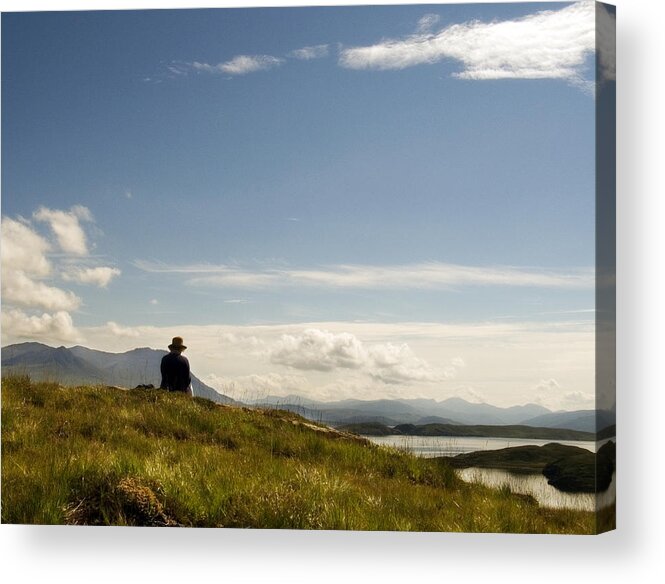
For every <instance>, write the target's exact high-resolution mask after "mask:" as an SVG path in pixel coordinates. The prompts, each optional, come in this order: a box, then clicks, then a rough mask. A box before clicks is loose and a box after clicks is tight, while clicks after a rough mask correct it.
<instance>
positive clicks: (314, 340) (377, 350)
mask: <svg viewBox="0 0 665 584" xmlns="http://www.w3.org/2000/svg"><path fill="white" fill-rule="evenodd" d="M270 360H271V362H272V363H275V364H279V365H286V366H287V367H291V368H294V369H300V370H303V371H321V372H329V371H333V370H337V369H355V370H363V371H364V372H365V373H367V374H368V375H369V376H370V377H372V378H373V379H376V380H379V381H382V382H383V383H389V384H394V383H402V382H407V381H436V380H440V379H444V378H446V377H447V375H446V374H445V372H444V373H442V374H437V373H435V372H434V371H433V370H432V368H431V367H430V366H429V364H428V363H427V362H426V361H425V360H424V359H420V358H418V357H417V356H416V355H415V354H414V353H413V351H412V350H411V348H410V347H409V346H408V345H407V344H406V343H403V344H399V345H395V344H392V343H383V344H372V345H366V344H364V343H363V342H362V341H360V340H359V339H358V338H357V337H356V336H355V335H353V334H351V333H344V332H343V333H331V332H330V331H327V330H319V329H313V328H312V329H307V330H305V331H304V332H303V333H301V334H297V335H290V334H287V335H282V337H281V339H280V340H279V341H278V342H277V343H276V344H275V346H274V347H273V349H272V350H271V352H270Z"/></svg>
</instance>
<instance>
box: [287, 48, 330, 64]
mask: <svg viewBox="0 0 665 584" xmlns="http://www.w3.org/2000/svg"><path fill="white" fill-rule="evenodd" d="M327 56H328V45H315V46H312V47H303V48H302V49H296V50H295V51H291V52H290V53H289V57H293V58H294V59H300V60H301V61H311V60H312V59H322V58H323V57H327Z"/></svg>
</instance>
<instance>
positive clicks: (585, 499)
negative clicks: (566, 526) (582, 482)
mask: <svg viewBox="0 0 665 584" xmlns="http://www.w3.org/2000/svg"><path fill="white" fill-rule="evenodd" d="M457 473H458V475H459V476H460V478H461V479H462V480H464V481H466V482H469V483H478V484H482V485H485V486H487V487H492V488H496V489H499V488H501V487H508V488H509V489H510V490H511V491H512V492H513V493H518V494H520V495H531V496H532V497H533V498H534V499H536V501H538V504H539V505H540V506H542V507H548V508H552V509H573V510H576V511H596V510H597V509H602V508H604V507H608V506H609V505H611V504H613V503H614V502H615V501H616V483H615V480H614V475H612V482H611V483H610V486H609V487H608V489H607V490H606V491H603V492H602V493H598V494H597V495H596V494H593V493H564V492H563V491H559V490H558V489H555V488H554V487H553V486H552V485H549V484H547V479H546V478H545V477H544V476H543V475H540V474H538V475H536V474H515V473H510V472H507V471H504V470H496V469H488V468H465V469H461V470H458V471H457Z"/></svg>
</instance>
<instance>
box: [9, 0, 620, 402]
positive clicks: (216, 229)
mask: <svg viewBox="0 0 665 584" xmlns="http://www.w3.org/2000/svg"><path fill="white" fill-rule="evenodd" d="M595 39H596V32H595V15H594V8H593V5H592V4H589V3H586V2H581V3H573V4H570V3H521V4H466V5H465V4H450V5H405V6H383V7H378V6H361V7H318V8H303V7H300V8H271V9H267V8H262V9H212V10H208V9H205V10H203V9H200V10H149V11H140V10H135V11H104V12H33V13H5V14H3V15H2V114H3V115H2V345H3V346H6V345H7V344H10V343H15V342H23V341H39V342H44V343H46V344H50V345H52V346H59V345H65V346H73V345H77V344H82V345H85V346H88V347H91V348H95V349H100V350H105V351H112V352H119V351H126V350H129V349H132V348H135V347H143V346H150V347H153V348H160V349H162V348H165V347H166V346H167V345H168V344H169V342H170V340H171V338H172V337H173V336H176V335H179V336H183V337H184V339H185V344H187V345H188V347H189V348H188V350H187V352H186V355H187V356H188V357H189V359H190V362H191V364H192V370H193V372H194V373H195V374H196V375H197V376H198V377H199V378H201V379H202V380H203V381H204V382H206V383H208V384H209V385H211V386H212V387H214V388H215V389H218V390H219V391H221V392H223V393H226V394H228V395H231V396H232V397H236V398H239V399H248V398H253V397H261V396H265V395H282V396H285V395H289V394H297V395H301V396H303V397H307V398H312V399H322V400H337V399H347V398H356V399H377V398H384V397H387V398H412V397H426V398H433V399H437V400H443V399H446V398H449V397H462V398H464V399H467V400H469V401H475V402H487V403H491V404H494V405H499V406H511V405H516V404H523V403H539V404H542V405H544V406H546V407H549V408H551V409H566V410H574V409H583V408H589V407H593V404H594V362H595V361H594V341H595V336H594V332H595V329H594V326H595V325H594V319H595V301H594V275H595V269H594V263H595V252H594V241H595V239H594V238H595V234H594V228H595V215H594V213H595V210H594V208H595V191H594V189H595V179H594V176H595V170H594V161H595V158H594V156H595V150H594V132H595V125H594V108H595V98H594V90H595V82H596V71H595ZM602 73H603V76H604V77H605V78H606V80H612V79H613V75H614V72H613V71H612V70H610V69H609V68H604V69H602Z"/></svg>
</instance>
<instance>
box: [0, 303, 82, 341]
mask: <svg viewBox="0 0 665 584" xmlns="http://www.w3.org/2000/svg"><path fill="white" fill-rule="evenodd" d="M2 328H3V331H11V335H12V337H14V338H17V339H21V338H23V339H38V340H42V341H52V342H77V341H79V340H80V337H79V334H78V332H77V330H76V329H75V328H74V323H73V322H72V317H71V316H70V315H69V313H67V312H64V311H58V312H56V313H54V314H47V313H43V314H41V315H28V314H26V313H25V312H23V311H22V310H17V309H11V310H8V311H3V312H2Z"/></svg>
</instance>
